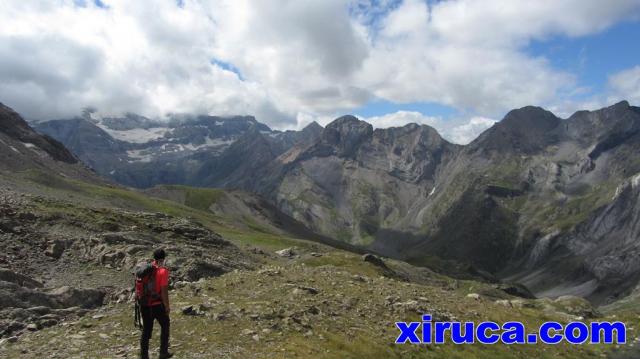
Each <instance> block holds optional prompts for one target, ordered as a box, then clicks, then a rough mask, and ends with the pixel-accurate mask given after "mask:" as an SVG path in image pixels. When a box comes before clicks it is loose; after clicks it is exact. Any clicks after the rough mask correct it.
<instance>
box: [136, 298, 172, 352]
mask: <svg viewBox="0 0 640 359" xmlns="http://www.w3.org/2000/svg"><path fill="white" fill-rule="evenodd" d="M140 312H141V314H142V335H141V336H140V357H141V358H142V359H147V358H149V339H151V333H153V322H154V321H156V320H157V321H158V323H159V324H160V354H166V353H167V352H168V351H169V315H167V312H166V311H165V309H164V305H162V304H158V305H154V306H150V307H146V306H143V307H141V308H140Z"/></svg>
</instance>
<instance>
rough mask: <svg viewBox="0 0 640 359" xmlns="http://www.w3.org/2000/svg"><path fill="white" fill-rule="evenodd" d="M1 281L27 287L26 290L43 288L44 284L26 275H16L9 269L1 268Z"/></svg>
mask: <svg viewBox="0 0 640 359" xmlns="http://www.w3.org/2000/svg"><path fill="white" fill-rule="evenodd" d="M0 281H5V282H9V283H15V284H17V285H19V286H21V287H26V288H40V287H42V283H40V282H38V281H36V280H34V279H32V278H30V277H27V276H26V275H24V274H20V273H16V272H13V271H10V270H8V269H2V268H0Z"/></svg>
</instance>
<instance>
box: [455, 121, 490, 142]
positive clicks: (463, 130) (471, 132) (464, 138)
mask: <svg viewBox="0 0 640 359" xmlns="http://www.w3.org/2000/svg"><path fill="white" fill-rule="evenodd" d="M494 123H496V120H493V119H490V118H486V117H472V118H471V119H469V121H468V122H467V123H465V124H462V125H458V126H455V127H453V128H451V129H450V130H449V131H447V135H446V137H447V138H448V139H449V140H450V141H451V142H453V143H458V144H461V145H466V144H467V143H469V142H471V141H473V140H474V139H476V137H478V136H479V135H480V134H481V133H482V132H484V131H485V130H486V129H488V128H489V127H491V126H493V124H494Z"/></svg>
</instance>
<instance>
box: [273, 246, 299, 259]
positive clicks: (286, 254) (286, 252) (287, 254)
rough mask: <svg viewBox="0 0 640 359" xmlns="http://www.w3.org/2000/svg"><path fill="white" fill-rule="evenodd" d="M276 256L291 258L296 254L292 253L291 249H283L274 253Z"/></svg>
mask: <svg viewBox="0 0 640 359" xmlns="http://www.w3.org/2000/svg"><path fill="white" fill-rule="evenodd" d="M276 254H277V255H279V256H280V257H285V258H291V257H293V256H295V255H296V252H294V250H293V248H285V249H281V250H279V251H276Z"/></svg>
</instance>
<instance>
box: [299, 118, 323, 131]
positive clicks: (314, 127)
mask: <svg viewBox="0 0 640 359" xmlns="http://www.w3.org/2000/svg"><path fill="white" fill-rule="evenodd" d="M322 130H324V127H322V126H320V124H319V123H317V122H316V121H313V122H311V123H310V124H308V125H306V126H305V127H304V128H303V129H302V130H301V132H306V133H320V132H322Z"/></svg>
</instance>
